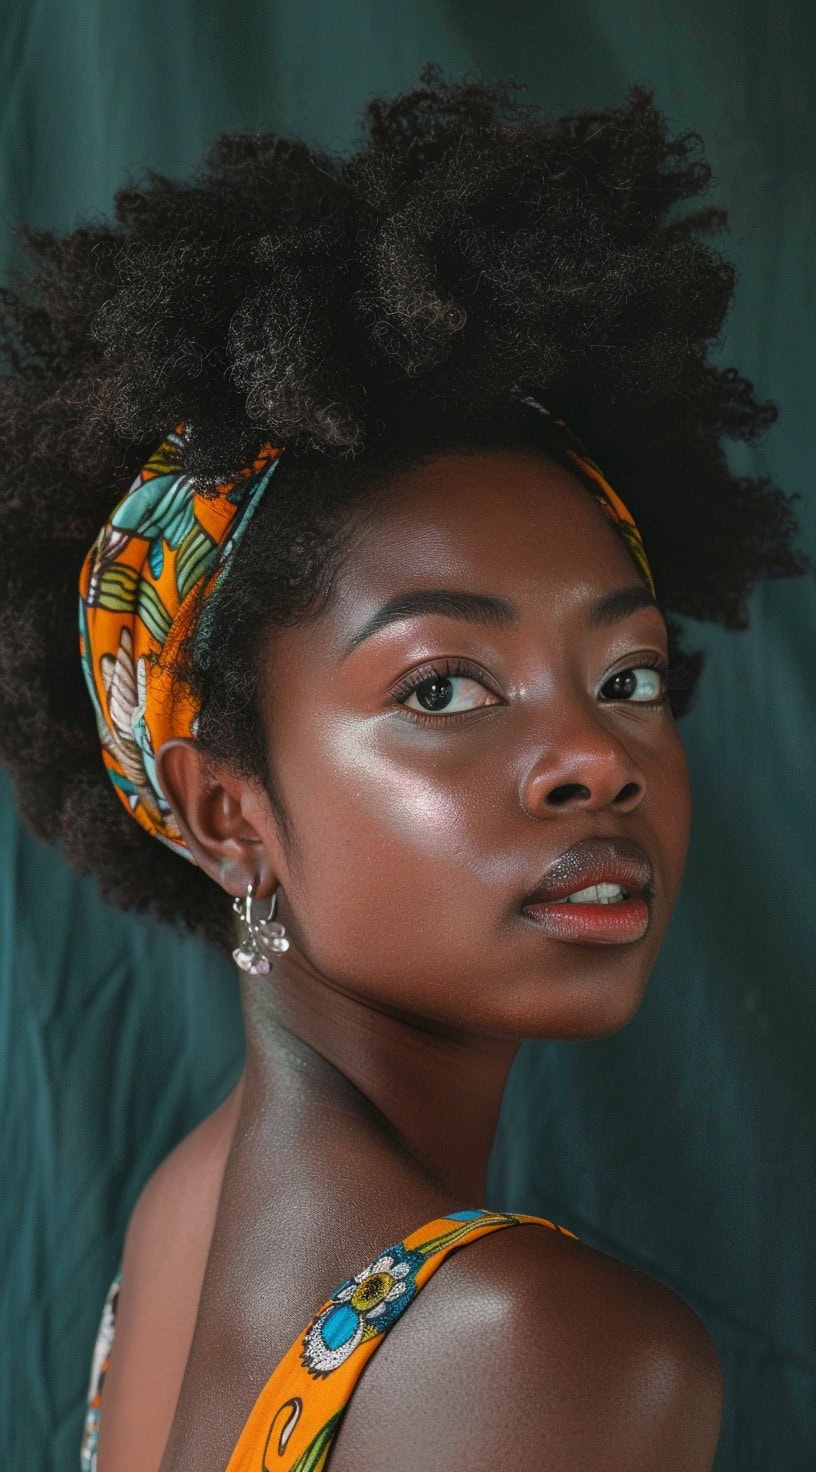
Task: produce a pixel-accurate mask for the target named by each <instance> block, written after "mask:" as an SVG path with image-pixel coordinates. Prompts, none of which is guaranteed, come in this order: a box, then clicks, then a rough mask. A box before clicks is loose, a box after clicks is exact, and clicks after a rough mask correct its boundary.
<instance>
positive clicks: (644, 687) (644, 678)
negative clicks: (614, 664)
mask: <svg viewBox="0 0 816 1472" xmlns="http://www.w3.org/2000/svg"><path fill="white" fill-rule="evenodd" d="M668 672H669V667H668V665H667V664H665V663H663V661H662V660H661V661H659V662H656V663H655V664H653V665H648V664H641V665H633V666H632V667H631V668H630V669H626V670H618V673H617V674H616V675H612V677H611V679H609V680H607V681H606V683H605V684H604V685H603V687H602V689H603V691H611V693H610V694H608V695H605V697H604V698H605V699H606V700H623V701H626V702H627V703H628V704H630V705H660V704H662V702H663V701H664V700H666V698H667V696H668Z"/></svg>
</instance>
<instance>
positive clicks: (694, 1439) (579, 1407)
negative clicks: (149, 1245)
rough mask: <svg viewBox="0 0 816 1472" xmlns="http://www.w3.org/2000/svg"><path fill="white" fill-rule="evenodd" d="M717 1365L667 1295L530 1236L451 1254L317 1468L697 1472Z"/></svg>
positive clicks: (701, 1467)
mask: <svg viewBox="0 0 816 1472" xmlns="http://www.w3.org/2000/svg"><path fill="white" fill-rule="evenodd" d="M721 1411H722V1384H721V1377H720V1368H719V1361H718V1359H717V1354H716V1351H715V1349H714V1346H713V1344H712V1342H711V1339H710V1337H709V1335H708V1333H707V1331H706V1330H705V1328H704V1327H703V1325H702V1323H701V1322H700V1320H699V1319H698V1318H697V1315H696V1314H695V1313H694V1312H693V1311H692V1309H691V1308H690V1307H689V1306H688V1304H687V1303H685V1302H684V1300H683V1299H681V1298H679V1297H678V1296H677V1295H676V1294H674V1293H672V1292H671V1291H670V1290H669V1289H668V1288H666V1287H664V1286H663V1285H662V1284H660V1283H658V1282H656V1281H655V1280H654V1279H652V1278H650V1277H648V1276H647V1275H646V1274H645V1273H642V1272H639V1271H638V1270H637V1269H635V1268H631V1267H629V1266H627V1265H626V1264H624V1263H621V1262H618V1261H617V1260H616V1259H614V1258H611V1257H608V1256H607V1255H606V1254H605V1253H602V1252H596V1251H594V1250H593V1249H591V1248H589V1247H586V1246H584V1245H583V1244H581V1243H578V1242H575V1241H573V1240H571V1239H569V1238H567V1237H564V1236H563V1235H561V1234H557V1233H555V1232H550V1231H548V1230H547V1229H546V1228H542V1227H540V1226H535V1225H528V1226H521V1227H514V1228H512V1229H510V1230H508V1231H502V1232H497V1233H494V1234H492V1235H491V1236H487V1237H483V1238H480V1239H479V1240H478V1241H476V1242H473V1243H471V1244H469V1245H468V1246H467V1247H466V1248H463V1249H462V1250H460V1251H459V1252H456V1253H454V1254H452V1255H451V1256H450V1257H449V1258H448V1259H447V1261H446V1262H445V1263H443V1264H442V1266H441V1268H440V1269H439V1271H438V1272H437V1273H436V1274H435V1275H434V1277H433V1278H432V1279H431V1280H430V1282H429V1283H428V1284H427V1286H426V1287H425V1288H424V1289H423V1291H422V1293H421V1294H420V1295H419V1296H418V1298H417V1299H416V1300H415V1301H414V1303H412V1305H411V1307H410V1309H409V1310H408V1312H406V1314H405V1315H404V1317H403V1318H401V1319H400V1320H399V1321H398V1322H397V1324H395V1326H394V1328H393V1329H392V1330H391V1332H390V1333H389V1335H388V1337H387V1338H386V1339H385V1340H384V1341H383V1343H382V1345H381V1346H380V1348H379V1349H378V1350H377V1353H376V1354H375V1355H374V1356H373V1358H372V1359H371V1361H370V1362H369V1364H368V1366H367V1368H366V1372H365V1375H364V1376H363V1377H362V1379H361V1381H360V1383H359V1385H358V1387H357V1390H356V1391H355V1394H354V1396H353V1397H352V1400H351V1402H350V1404H349V1408H348V1411H347V1413H346V1416H345V1418H344V1421H343V1422H342V1424H341V1428H340V1432H339V1434H338V1438H337V1442H336V1444H335V1448H334V1450H333V1453H332V1457H333V1461H332V1468H333V1469H334V1467H335V1466H336V1467H337V1472H350V1469H351V1468H352V1467H354V1468H356V1469H359V1468H360V1467H363V1466H364V1467H366V1468H371V1469H372V1472H373V1469H375V1468H379V1467H383V1468H385V1467H388V1468H389V1469H390V1472H425V1469H427V1468H429V1467H435V1466H437V1465H439V1460H440V1451H441V1449H443V1448H444V1460H445V1463H446V1465H447V1464H451V1465H454V1466H456V1465H458V1464H459V1463H461V1465H463V1466H467V1467H468V1469H469V1472H483V1469H484V1472H487V1469H488V1468H489V1469H490V1472H504V1469H507V1472H511V1469H513V1472H516V1469H517V1468H519V1467H525V1468H530V1469H533V1468H539V1467H546V1468H547V1469H548V1472H580V1469H584V1468H586V1469H590V1468H593V1469H595V1468H598V1467H603V1468H604V1469H605V1472H709V1469H710V1468H711V1465H712V1462H713V1459H714V1452H715V1448H716V1444H717V1438H718V1434H719V1425H720V1416H721Z"/></svg>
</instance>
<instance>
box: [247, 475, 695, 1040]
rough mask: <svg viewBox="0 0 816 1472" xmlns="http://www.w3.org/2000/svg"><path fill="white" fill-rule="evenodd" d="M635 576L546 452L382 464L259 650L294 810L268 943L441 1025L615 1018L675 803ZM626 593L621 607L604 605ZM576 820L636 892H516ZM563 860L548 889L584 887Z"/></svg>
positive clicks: (679, 843) (274, 749)
mask: <svg viewBox="0 0 816 1472" xmlns="http://www.w3.org/2000/svg"><path fill="white" fill-rule="evenodd" d="M647 551H648V548H647ZM644 591H645V590H644V585H643V583H642V581H641V579H640V577H639V576H638V573H637V571H636V569H635V566H634V564H633V562H632V560H631V559H630V556H629V554H628V553H627V551H626V549H625V547H624V546H623V545H622V543H621V542H620V541H619V539H618V538H617V536H616V534H615V532H614V531H613V529H612V527H611V525H610V524H609V522H608V521H607V519H606V517H605V516H604V513H603V511H602V510H601V508H600V507H599V506H598V504H597V503H596V502H595V501H594V500H593V498H592V497H591V496H590V495H589V494H588V493H587V491H586V490H585V489H584V488H583V487H582V486H580V485H579V484H578V483H577V482H576V481H575V480H573V478H572V477H571V476H570V475H569V474H568V472H566V471H565V470H563V469H561V468H559V467H557V466H555V465H553V464H551V463H550V462H548V461H546V460H544V459H542V458H539V457H536V456H534V455H528V454H524V453H514V452H512V453H511V452H505V451H495V452H492V451H487V452H485V451H480V452H478V453H476V452H473V453H451V454H446V455H442V456H439V457H438V458H435V459H434V460H432V461H430V462H428V463H426V464H424V465H422V466H420V467H419V468H415V469H413V470H410V471H405V472H403V473H401V474H400V475H399V476H398V477H397V478H396V480H394V481H393V482H392V483H391V484H390V485H389V488H388V491H387V492H386V493H384V494H382V495H381V497H380V498H379V499H378V502H377V505H376V507H375V508H374V510H373V514H369V515H366V516H364V517H360V518H359V521H358V524H357V526H356V529H355V532H354V535H353V537H352V539H351V545H350V549H349V551H348V553H347V555H346V558H345V561H344V564H343V567H342V570H341V572H340V575H339V577H338V579H337V583H336V590H335V593H334V596H333V598H332V600H331V603H330V605H329V606H328V607H327V608H326V609H325V611H324V612H323V613H322V614H321V615H320V616H319V617H318V618H317V619H315V620H314V621H312V622H309V623H307V624H304V625H303V626H302V627H299V628H291V629H283V630H277V631H276V632H275V635H274V639H273V640H272V641H271V645H270V652H269V654H268V656H267V658H266V662H265V665H264V673H263V688H264V689H265V691H266V695H265V707H266V710H267V739H268V746H269V754H270V762H271V769H272V771H273V773H274V774H275V782H276V785H277V791H278V795H279V798H280V800H281V802H282V804H283V807H284V808H285V810H286V813H287V817H288V820H289V828H290V831H291V846H290V847H289V849H288V850H287V851H286V856H285V858H284V860H283V861H282V862H281V861H279V862H278V870H279V879H280V884H281V897H280V900H281V903H280V918H282V919H283V920H284V922H285V924H286V926H287V930H288V934H289V937H290V941H291V943H292V951H291V952H290V956H289V957H287V961H288V960H289V959H290V958H291V960H292V961H293V962H294V963H295V965H299V966H305V967H306V968H307V969H308V970H309V971H310V972H312V973H313V974H315V975H316V977H317V978H323V979H325V981H326V983H327V984H328V985H331V986H334V987H340V988H341V989H342V990H343V991H347V992H350V993H352V994H353V995H354V996H356V997H358V998H360V999H362V1000H363V1001H365V1002H367V1003H369V1004H374V1005H376V1006H381V1007H385V1008H387V1009H395V1010H396V1011H397V1012H399V1013H401V1014H406V1015H407V1016H409V1017H411V1018H420V1019H423V1018H424V1019H428V1020H433V1021H434V1022H436V1023H437V1024H442V1025H443V1026H450V1027H452V1028H453V1029H455V1030H457V1031H458V1030H465V1031H468V1032H477V1033H481V1034H489V1035H494V1036H501V1037H510V1038H525V1037H529V1038H533V1037H590V1036H593V1035H598V1034H601V1033H605V1032H609V1031H612V1030H614V1029H615V1028H617V1027H619V1026H621V1025H622V1024H623V1023H624V1022H626V1021H627V1019H628V1018H629V1017H630V1016H631V1015H632V1013H633V1012H634V1011H635V1009H636V1007H637V1005H638V1003H639V1001H640V999H641V996H642V993H643V989H644V986H645V983H646V980H647V977H648V975H649V972H650V970H651V967H652V964H653V962H654V960H655V957H656V955H657V952H658V949H659V947H660V944H661V942H662V940H663V936H664V934H665V932H666V927H667V925H668V922H669V916H670V914H671V910H672V907H673V905H674V902H675V898H676V896H677V891H678V888H679V885H680V880H681V876H682V871H683V865H684V861H685V856H686V849H687V844H688V833H689V819H690V803H689V788H688V774H687V768H686V762H685V757H684V753H683V749H682V746H681V744H680V740H679V737H678V734H677V730H676V728H675V724H674V721H673V718H672V715H671V712H670V710H669V706H668V701H667V699H666V698H665V693H664V692H665V681H664V678H663V676H662V675H661V674H660V673H659V672H658V671H657V670H656V669H655V668H654V667H655V666H656V665H658V666H659V665H660V664H663V663H665V660H666V654H667V643H666V628H665V624H664V621H663V618H662V616H661V615H660V613H659V612H658V610H657V608H656V607H655V606H654V605H653V604H650V603H649V602H648V601H647V602H643V601H642V595H643V593H644ZM626 592H634V593H635V595H636V597H635V599H634V600H630V601H634V602H635V603H637V602H638V601H640V606H636V607H631V608H630V609H629V611H628V612H627V611H625V605H626V599H622V600H619V603H618V605H617V607H616V606H614V605H610V606H608V608H607V611H606V617H603V616H602V615H603V609H602V603H603V600H605V599H609V597H610V595H613V594H621V593H626ZM418 595H421V597H420V596H418ZM637 595H640V599H639V598H638V596H637ZM625 672H628V673H625ZM616 677H618V678H616ZM588 840H601V847H600V849H599V850H598V851H597V853H596V854H595V855H594V856H593V853H592V851H591V850H588V849H584V850H583V852H584V854H589V858H590V860H593V859H594V863H591V864H590V868H591V869H592V868H593V867H594V868H595V869H596V868H597V859H598V856H599V855H600V857H601V859H603V857H604V855H605V857H606V859H607V862H608V863H610V865H611V868H610V870H609V871H608V872H609V873H610V874H611V873H612V871H616V870H617V868H619V867H620V863H621V855H622V861H623V864H624V870H621V874H622V876H623V877H622V878H621V882H622V883H623V885H624V887H627V888H629V890H630V891H631V892H632V893H633V894H634V895H635V898H634V899H630V901H629V902H628V903H625V904H624V905H623V906H622V908H621V909H620V910H619V911H617V912H616V909H615V906H614V905H607V906H605V908H604V909H603V910H601V909H600V908H599V907H598V906H596V905H592V906H591V907H590V908H588V909H585V910H584V911H583V913H582V912H581V908H580V905H579V904H575V903H572V902H570V903H569V904H567V905H566V906H565V905H564V904H561V905H558V906H557V907H555V906H554V905H550V906H549V907H544V908H542V907H541V906H539V907H538V908H537V909H535V910H532V911H531V910H530V909H529V908H528V909H527V910H525V908H524V902H525V900H530V897H531V896H533V897H535V895H534V892H535V891H536V889H538V888H539V887H540V886H541V885H542V881H544V880H545V876H546V871H547V869H548V866H549V865H551V864H552V862H553V861H554V860H556V859H557V858H559V856H561V855H563V854H564V853H565V851H566V850H568V849H571V848H572V847H573V846H574V845H576V844H579V843H584V842H585V841H588ZM610 840H612V841H614V840H617V841H618V844H619V852H618V853H617V854H616V852H615V848H614V844H610V843H609V841H610ZM604 841H606V842H604ZM639 854H640V856H641V863H643V862H645V863H646V865H647V868H646V870H645V871H643V872H640V873H639V872H638V856H639ZM579 857H580V851H579ZM633 857H634V861H635V862H634V867H633V865H632V858H633ZM649 865H650V866H651V882H650V886H649V888H650V889H651V898H650V899H648V904H644V900H643V898H640V899H638V898H637V893H638V891H639V890H640V887H641V886H642V884H643V881H644V878H648V866H649ZM563 868H564V871H565V872H564V874H562V876H561V877H562V881H563V882H562V883H561V885H560V886H558V892H559V894H562V895H563V894H564V893H565V892H566V891H568V890H573V891H574V890H577V889H581V888H584V887H585V886H586V884H587V883H588V882H590V881H589V880H588V879H587V877H586V871H582V870H581V867H580V865H579V864H578V863H577V862H575V861H571V860H567V861H565V864H564V866H563ZM551 888H552V886H551ZM542 897H543V898H544V899H546V898H547V895H546V894H545V895H543V896H540V897H539V898H542ZM647 898H648V890H647ZM590 909H591V910H592V914H590Z"/></svg>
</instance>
